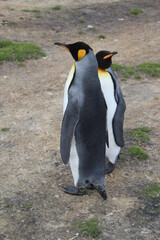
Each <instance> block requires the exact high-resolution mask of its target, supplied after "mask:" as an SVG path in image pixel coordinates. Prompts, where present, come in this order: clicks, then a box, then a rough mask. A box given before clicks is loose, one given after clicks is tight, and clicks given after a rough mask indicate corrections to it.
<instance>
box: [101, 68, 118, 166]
mask: <svg viewBox="0 0 160 240" xmlns="http://www.w3.org/2000/svg"><path fill="white" fill-rule="evenodd" d="M99 78H100V83H101V88H102V92H103V95H104V98H105V101H106V104H107V116H106V128H107V131H108V142H109V147H108V146H107V145H106V156H107V157H108V159H109V161H110V162H112V163H115V161H116V157H117V156H118V154H119V152H120V147H119V146H117V144H116V142H115V138H114V133H113V125H112V122H113V117H114V114H115V111H116V108H117V103H116V101H115V97H114V84H113V81H112V79H111V76H110V74H109V73H107V72H105V73H100V74H99Z"/></svg>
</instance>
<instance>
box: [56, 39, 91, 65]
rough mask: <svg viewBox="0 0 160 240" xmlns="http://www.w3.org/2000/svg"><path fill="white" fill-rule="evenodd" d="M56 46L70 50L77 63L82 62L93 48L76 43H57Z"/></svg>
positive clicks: (82, 43)
mask: <svg viewBox="0 0 160 240" xmlns="http://www.w3.org/2000/svg"><path fill="white" fill-rule="evenodd" d="M55 45H58V46H62V47H64V48H66V49H68V50H69V51H70V53H71V54H72V57H73V58H74V59H75V61H79V60H81V59H82V58H83V57H84V56H85V55H86V54H87V53H88V52H89V49H91V50H92V48H91V47H90V46H89V45H87V44H86V43H84V42H76V43H72V44H62V43H55Z"/></svg>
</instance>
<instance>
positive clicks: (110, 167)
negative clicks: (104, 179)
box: [105, 162, 115, 174]
mask: <svg viewBox="0 0 160 240" xmlns="http://www.w3.org/2000/svg"><path fill="white" fill-rule="evenodd" d="M114 167H115V164H113V163H111V162H109V163H108V167H106V169H105V174H109V173H111V172H113V170H114Z"/></svg>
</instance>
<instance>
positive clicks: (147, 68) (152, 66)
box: [137, 62, 160, 77]
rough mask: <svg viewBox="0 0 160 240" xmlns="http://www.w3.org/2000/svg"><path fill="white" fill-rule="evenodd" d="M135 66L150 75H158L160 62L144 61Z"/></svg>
mask: <svg viewBox="0 0 160 240" xmlns="http://www.w3.org/2000/svg"><path fill="white" fill-rule="evenodd" d="M137 67H138V70H139V71H140V72H143V73H147V74H149V75H150V76H152V77H160V63H154V62H146V63H142V64H139V65H138V66H137Z"/></svg>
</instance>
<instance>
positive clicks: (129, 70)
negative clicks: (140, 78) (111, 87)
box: [112, 63, 134, 79]
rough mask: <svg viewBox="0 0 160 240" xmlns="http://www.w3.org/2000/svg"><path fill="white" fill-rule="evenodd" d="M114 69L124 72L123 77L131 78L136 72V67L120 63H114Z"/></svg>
mask: <svg viewBox="0 0 160 240" xmlns="http://www.w3.org/2000/svg"><path fill="white" fill-rule="evenodd" d="M112 69H113V71H120V72H121V73H122V76H123V78H125V79H126V78H129V77H130V76H131V75H133V74H134V68H133V67H131V66H129V67H127V66H124V65H120V64H115V63H113V64H112Z"/></svg>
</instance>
